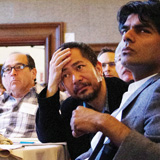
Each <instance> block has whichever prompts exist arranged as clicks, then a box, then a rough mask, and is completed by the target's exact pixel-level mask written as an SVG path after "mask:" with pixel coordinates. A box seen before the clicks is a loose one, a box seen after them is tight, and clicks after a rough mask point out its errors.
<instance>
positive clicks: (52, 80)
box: [36, 42, 128, 159]
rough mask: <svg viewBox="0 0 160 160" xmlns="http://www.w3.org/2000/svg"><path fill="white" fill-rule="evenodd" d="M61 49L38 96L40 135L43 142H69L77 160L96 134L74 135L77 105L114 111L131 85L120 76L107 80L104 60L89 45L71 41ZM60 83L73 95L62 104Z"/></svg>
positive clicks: (102, 110) (38, 126)
mask: <svg viewBox="0 0 160 160" xmlns="http://www.w3.org/2000/svg"><path fill="white" fill-rule="evenodd" d="M60 48H61V49H59V50H57V51H56V52H55V53H54V54H53V57H52V59H51V62H50V72H49V73H50V74H49V82H48V86H47V88H45V89H44V90H43V91H42V92H41V93H40V95H39V98H38V102H39V109H38V112H37V118H36V124H37V134H38V138H39V140H40V141H41V142H62V141H67V146H68V149H69V153H70V156H71V158H72V159H75V158H76V157H77V156H78V155H80V154H82V153H83V152H86V151H87V150H88V149H89V148H90V140H91V138H92V137H93V135H92V134H88V133H87V134H85V135H83V136H82V137H79V138H75V137H73V136H72V130H71V127H70V119H71V116H72V111H73V110H75V109H76V108H77V107H78V106H86V107H87V108H92V109H93V110H96V111H98V112H107V113H112V112H113V111H114V110H115V109H117V108H118V107H119V105H120V102H121V99H122V95H123V93H124V92H125V91H126V90H127V88H128V85H127V84H126V83H125V82H123V81H122V80H120V79H118V78H106V79H104V77H103V71H102V66H101V63H99V62H98V61H97V56H96V55H95V53H94V51H93V50H92V49H91V48H90V47H89V46H88V45H86V44H84V43H77V42H69V43H65V44H62V45H61V47H60ZM59 85H62V86H61V87H64V88H65V89H66V90H67V91H68V92H69V94H70V95H71V97H69V98H68V99H67V100H65V101H64V102H63V103H62V105H61V106H60V103H59V90H58V86H59ZM60 107H61V108H60ZM59 109H61V115H60V113H59Z"/></svg>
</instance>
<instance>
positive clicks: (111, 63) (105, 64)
mask: <svg viewBox="0 0 160 160" xmlns="http://www.w3.org/2000/svg"><path fill="white" fill-rule="evenodd" d="M107 65H109V66H110V67H113V66H115V63H114V62H108V63H102V67H103V68H105V67H106V66H107Z"/></svg>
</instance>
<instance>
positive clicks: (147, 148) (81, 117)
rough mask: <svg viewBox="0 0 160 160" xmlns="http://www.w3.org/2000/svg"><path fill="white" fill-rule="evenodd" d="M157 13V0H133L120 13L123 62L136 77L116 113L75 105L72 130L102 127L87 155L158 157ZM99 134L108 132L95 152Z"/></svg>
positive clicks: (118, 159)
mask: <svg viewBox="0 0 160 160" xmlns="http://www.w3.org/2000/svg"><path fill="white" fill-rule="evenodd" d="M159 19H160V1H158V0H157V1H156V0H154V1H147V2H140V1H134V2H129V3H127V4H126V5H124V6H122V8H121V9H120V11H119V13H118V20H119V30H120V32H121V34H122V40H121V43H122V42H123V43H124V45H123V48H122V53H121V62H122V64H123V65H124V66H125V67H126V68H128V69H129V70H131V71H132V74H133V77H134V80H135V82H134V83H132V84H130V86H129V89H128V92H126V93H125V94H124V96H123V98H122V102H121V105H120V108H119V109H117V110H116V111H115V112H114V113H113V114H112V116H111V115H109V114H102V113H99V112H96V111H93V110H90V109H86V108H82V107H79V108H77V109H76V110H75V111H73V114H72V119H71V128H72V130H73V132H72V134H73V135H74V136H76V137H77V136H80V135H83V134H84V133H88V132H98V131H100V132H98V133H97V134H96V136H95V137H94V138H93V140H92V142H95V143H94V145H93V143H92V148H93V149H95V148H96V149H95V150H94V151H93V153H92V154H91V156H90V159H89V160H93V159H96V160H97V159H101V160H103V159H104V160H106V159H107V160H108V159H114V160H124V159H125V160H135V159H136V160H142V159H145V160H151V159H154V160H159V159H160V123H159V122H160V73H159V72H160V23H159V22H160V21H159ZM95 117H96V118H95ZM115 117H116V118H115ZM120 121H121V122H120ZM102 133H103V134H102ZM98 135H103V136H106V138H105V141H104V143H105V145H103V143H102V145H101V148H100V150H99V151H98V153H97V154H94V153H96V150H98V149H97V148H99V146H100V143H99V144H98V145H97V147H95V146H96V143H97V141H99V136H98ZM103 136H102V137H103ZM100 139H102V138H100ZM99 142H100V141H99ZM113 151H114V152H113ZM101 153H102V154H101ZM93 155H95V156H93ZM110 155H112V156H110ZM92 157H94V158H92ZM85 158H86V157H85ZM77 159H84V157H83V158H82V157H81V156H80V157H79V158H77Z"/></svg>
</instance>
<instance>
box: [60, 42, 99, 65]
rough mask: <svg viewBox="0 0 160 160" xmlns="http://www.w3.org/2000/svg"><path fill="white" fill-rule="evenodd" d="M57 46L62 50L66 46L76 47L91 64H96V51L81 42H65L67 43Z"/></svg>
mask: <svg viewBox="0 0 160 160" xmlns="http://www.w3.org/2000/svg"><path fill="white" fill-rule="evenodd" d="M59 48H61V49H62V50H64V49H66V48H77V49H79V50H80V52H81V54H82V56H83V57H84V58H86V59H88V60H89V61H90V62H91V63H92V64H93V66H96V64H97V55H96V53H95V52H94V51H93V49H92V48H91V47H90V46H89V45H87V44H85V43H82V42H67V43H63V44H62V45H61V46H60V47H59Z"/></svg>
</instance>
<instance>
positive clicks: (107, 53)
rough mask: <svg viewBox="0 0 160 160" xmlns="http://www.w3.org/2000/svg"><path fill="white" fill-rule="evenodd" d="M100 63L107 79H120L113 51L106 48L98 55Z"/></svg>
mask: <svg viewBox="0 0 160 160" xmlns="http://www.w3.org/2000/svg"><path fill="white" fill-rule="evenodd" d="M97 58H98V61H99V62H101V64H102V69H103V73H104V76H105V77H118V74H117V72H116V68H115V62H114V59H115V53H114V51H113V50H112V49H110V48H107V47H104V48H102V49H101V52H100V53H99V54H98V57H97Z"/></svg>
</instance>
